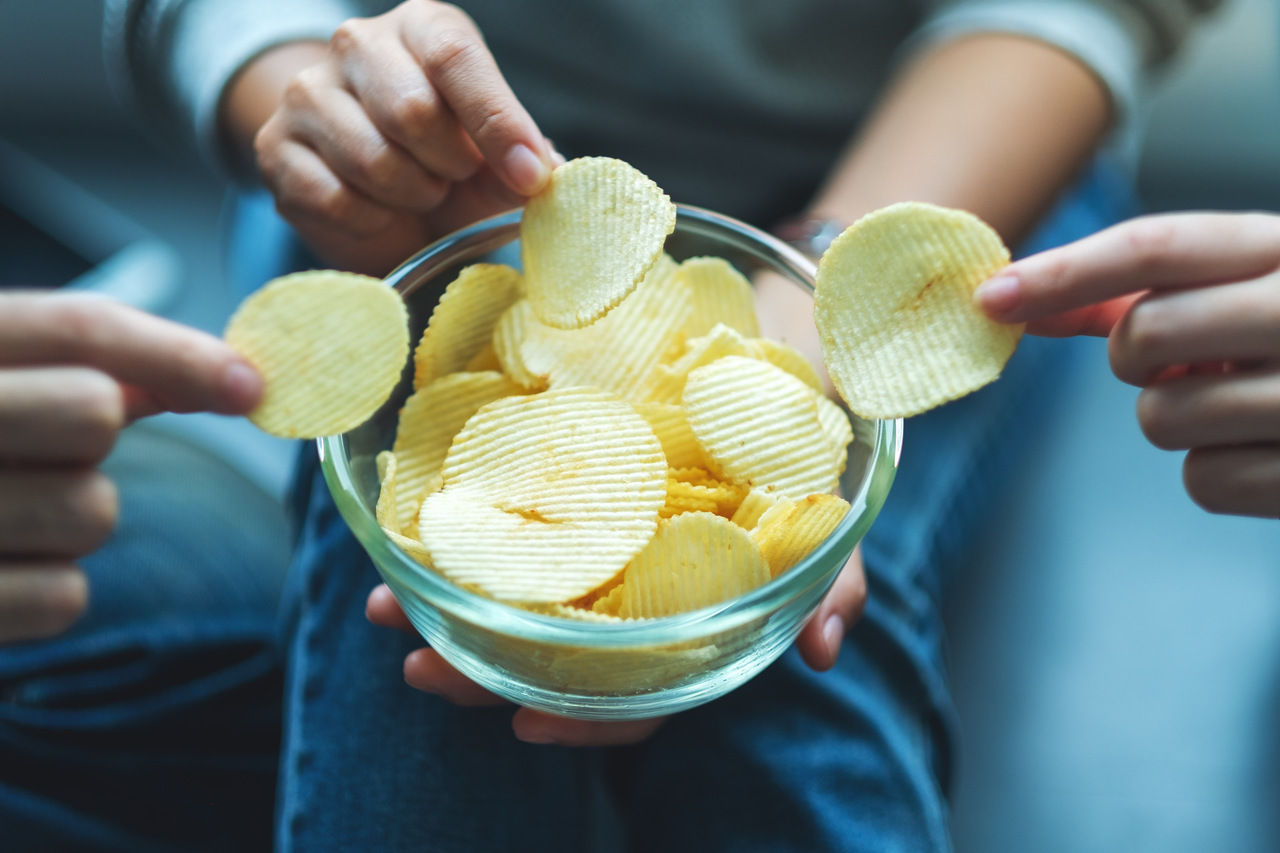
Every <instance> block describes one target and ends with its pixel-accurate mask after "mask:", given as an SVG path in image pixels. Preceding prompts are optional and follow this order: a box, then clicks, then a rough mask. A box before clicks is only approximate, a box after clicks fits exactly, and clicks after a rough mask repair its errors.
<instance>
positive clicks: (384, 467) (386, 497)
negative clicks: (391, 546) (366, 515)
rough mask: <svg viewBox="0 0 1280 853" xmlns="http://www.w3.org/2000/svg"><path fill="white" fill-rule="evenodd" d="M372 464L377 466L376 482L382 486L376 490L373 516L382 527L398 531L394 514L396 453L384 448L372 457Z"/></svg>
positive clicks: (399, 527)
mask: <svg viewBox="0 0 1280 853" xmlns="http://www.w3.org/2000/svg"><path fill="white" fill-rule="evenodd" d="M374 464H375V465H377V467H378V482H379V483H380V484H381V486H382V488H381V489H380V490H379V491H378V502H377V503H376V504H374V508H373V515H374V518H376V519H377V520H378V525H379V526H381V527H382V528H383V529H385V530H394V531H396V532H397V533H399V532H400V529H401V524H400V522H399V521H398V520H397V516H396V455H395V454H394V453H392V452H391V451H390V450H384V451H382V452H381V453H379V454H378V455H377V456H376V457H375V458H374Z"/></svg>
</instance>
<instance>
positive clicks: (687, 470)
mask: <svg viewBox="0 0 1280 853" xmlns="http://www.w3.org/2000/svg"><path fill="white" fill-rule="evenodd" d="M667 476H668V477H671V478H674V479H676V480H679V481H680V482H682V483H697V484H698V485H699V486H711V485H715V484H716V483H719V482H721V481H720V478H719V477H717V476H716V475H715V474H713V473H711V472H710V471H708V470H707V469H706V468H703V467H701V466H697V465H685V466H677V465H672V466H671V470H669V471H668V472H667Z"/></svg>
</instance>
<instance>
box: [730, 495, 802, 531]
mask: <svg viewBox="0 0 1280 853" xmlns="http://www.w3.org/2000/svg"><path fill="white" fill-rule="evenodd" d="M780 500H788V501H789V500H790V498H783V497H782V496H781V495H779V494H777V493H776V492H766V491H765V490H764V489H752V490H751V491H749V492H747V494H746V496H745V497H744V498H743V499H742V503H740V504H738V508H737V509H736V510H735V511H734V513H733V515H732V516H730V518H729V520H730V521H732V522H733V523H734V524H736V525H738V526H739V527H741V528H742V529H743V530H754V529H755V527H756V525H757V524H759V522H760V517H761V516H762V515H764V514H765V512H767V511H768V510H769V509H770V508H771V507H773V506H774V505H775V504H777V503H778V501H780Z"/></svg>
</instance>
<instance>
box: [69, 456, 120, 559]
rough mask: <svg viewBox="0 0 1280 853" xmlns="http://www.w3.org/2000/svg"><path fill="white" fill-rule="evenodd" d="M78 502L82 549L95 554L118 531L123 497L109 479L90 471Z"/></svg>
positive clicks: (83, 482)
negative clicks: (113, 532)
mask: <svg viewBox="0 0 1280 853" xmlns="http://www.w3.org/2000/svg"><path fill="white" fill-rule="evenodd" d="M75 502H76V516H77V518H78V519H79V522H80V523H79V528H80V529H79V534H80V535H79V539H80V545H81V548H82V549H83V551H84V552H88V551H92V550H94V549H95V548H97V547H98V546H99V545H101V544H102V543H104V542H106V541H107V539H108V538H110V536H111V532H112V531H113V530H114V529H115V526H116V521H118V520H119V518H120V493H119V492H118V491H117V490H116V485H115V483H113V482H111V479H110V478H109V477H107V475H105V474H103V473H102V472H100V471H91V472H89V473H88V474H86V475H85V476H84V478H83V479H82V480H81V482H80V483H79V484H78V486H77V489H76V494H75Z"/></svg>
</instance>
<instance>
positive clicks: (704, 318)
mask: <svg viewBox="0 0 1280 853" xmlns="http://www.w3.org/2000/svg"><path fill="white" fill-rule="evenodd" d="M680 277H681V278H682V279H684V281H685V283H686V284H688V286H689V290H690V291H691V293H692V295H693V310H692V311H691V312H690V314H689V320H688V321H687V323H686V324H685V334H686V335H688V336H689V337H691V338H697V337H701V336H702V335H705V334H707V333H708V332H710V331H711V329H712V328H713V327H714V326H715V325H716V324H717V323H723V324H724V325H726V326H728V327H729V328H731V329H733V330H734V331H736V332H738V333H739V334H741V335H742V336H743V337H747V338H757V337H759V336H760V323H759V321H758V320H756V296H755V291H754V290H752V289H751V282H749V281H747V279H746V276H744V275H743V274H742V273H740V272H738V271H737V270H736V269H734V267H733V264H731V263H729V262H728V261H726V260H725V259H724V258H688V259H686V260H685V261H684V262H683V263H681V264H680Z"/></svg>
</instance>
